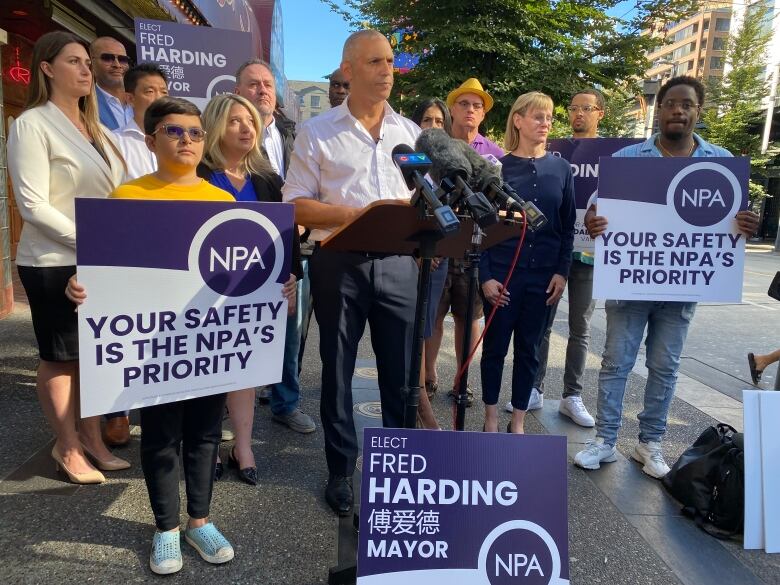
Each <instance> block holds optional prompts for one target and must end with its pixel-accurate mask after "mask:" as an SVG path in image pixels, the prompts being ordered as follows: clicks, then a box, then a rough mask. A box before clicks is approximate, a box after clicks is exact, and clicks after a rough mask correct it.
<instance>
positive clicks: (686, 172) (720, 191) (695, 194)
mask: <svg viewBox="0 0 780 585" xmlns="http://www.w3.org/2000/svg"><path fill="white" fill-rule="evenodd" d="M666 196H667V203H668V204H670V205H672V204H673V205H674V208H675V210H676V211H677V215H679V216H680V218H681V219H682V220H683V221H685V222H686V223H689V224H690V225H694V226H697V227H707V226H712V225H716V224H718V223H720V222H722V221H723V220H724V219H726V218H727V217H733V216H734V215H736V213H737V211H739V208H740V205H741V203H742V188H741V186H740V184H739V181H738V179H737V177H736V176H735V175H734V173H733V172H731V171H730V170H729V169H727V168H726V167H724V166H723V165H721V164H718V163H714V162H699V163H694V164H692V165H690V166H687V167H685V168H684V169H683V170H681V171H680V172H679V173H677V175H676V176H675V177H674V179H672V182H671V183H670V184H669V189H668V191H667V194H666Z"/></svg>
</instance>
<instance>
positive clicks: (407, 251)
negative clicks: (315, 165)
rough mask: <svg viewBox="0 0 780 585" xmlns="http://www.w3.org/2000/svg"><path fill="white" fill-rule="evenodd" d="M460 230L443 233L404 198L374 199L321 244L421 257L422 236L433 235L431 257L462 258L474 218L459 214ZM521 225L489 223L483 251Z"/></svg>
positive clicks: (517, 232) (515, 232)
mask: <svg viewBox="0 0 780 585" xmlns="http://www.w3.org/2000/svg"><path fill="white" fill-rule="evenodd" d="M458 219H460V229H459V230H458V231H457V232H455V233H453V234H450V235H448V236H446V237H445V236H444V235H443V234H442V233H441V232H440V231H439V228H438V226H437V224H436V220H435V219H433V218H432V217H430V216H429V217H427V218H421V217H420V210H419V209H417V208H416V207H411V206H410V205H409V204H408V203H407V202H406V201H396V200H388V201H375V202H374V203H371V204H370V205H367V206H366V207H365V208H364V209H363V211H361V212H360V214H359V215H358V216H357V217H356V218H355V219H353V220H352V221H351V222H350V223H348V224H345V225H343V226H341V227H340V228H339V229H337V230H336V231H334V232H333V233H332V234H331V235H330V236H328V237H327V238H326V239H325V240H323V241H322V247H323V248H327V249H329V250H335V251H339V252H349V251H360V252H376V253H377V254H401V255H407V256H413V255H414V256H420V257H422V254H421V253H420V248H421V243H420V242H421V236H422V237H428V235H430V236H431V237H434V236H435V240H434V241H435V242H436V249H435V254H433V255H434V256H443V257H445V258H463V257H464V256H465V253H466V250H468V249H469V248H470V247H471V236H472V232H473V229H474V221H473V220H472V219H471V218H470V217H462V216H458ZM520 229H521V224H519V223H506V222H503V221H499V223H497V224H495V225H492V226H490V227H489V228H488V229H487V230H486V232H485V236H484V238H483V240H482V245H481V248H482V250H487V249H488V248H490V247H491V246H495V245H496V244H498V243H500V242H503V241H504V240H508V239H509V238H514V237H519V236H520Z"/></svg>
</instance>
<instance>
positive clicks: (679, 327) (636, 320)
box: [596, 301, 696, 445]
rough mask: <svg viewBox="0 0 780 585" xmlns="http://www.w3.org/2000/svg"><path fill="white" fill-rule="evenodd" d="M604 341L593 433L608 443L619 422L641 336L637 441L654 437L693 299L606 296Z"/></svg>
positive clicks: (659, 432) (659, 431) (662, 426)
mask: <svg viewBox="0 0 780 585" xmlns="http://www.w3.org/2000/svg"><path fill="white" fill-rule="evenodd" d="M605 308H606V312H607V341H606V344H605V346H604V355H603V359H602V361H601V371H600V372H599V397H598V413H597V415H596V436H597V437H602V438H603V439H604V442H605V443H606V444H609V445H614V444H615V442H616V441H617V435H618V430H619V429H620V425H621V423H622V416H623V396H624V394H625V392H626V380H627V379H628V374H629V372H630V371H631V369H632V368H633V367H634V364H635V363H636V356H637V352H638V351H639V344H640V343H641V342H642V336H643V334H644V332H645V327H647V339H646V340H645V347H646V356H647V360H646V363H647V369H648V372H649V373H648V376H647V384H645V396H644V409H643V410H642V412H640V413H639V416H638V418H639V440H640V441H641V442H643V443H647V442H650V441H660V440H661V438H662V437H663V435H664V433H665V432H666V415H667V413H668V412H669V405H670V404H671V402H672V397H673V396H674V388H675V384H676V383H677V369H678V368H679V367H680V354H681V353H682V350H683V345H684V344H685V337H686V336H687V335H688V327H689V325H690V324H691V320H692V319H693V314H694V312H695V311H696V303H680V302H671V301H670V302H666V301H607V302H606V307H605Z"/></svg>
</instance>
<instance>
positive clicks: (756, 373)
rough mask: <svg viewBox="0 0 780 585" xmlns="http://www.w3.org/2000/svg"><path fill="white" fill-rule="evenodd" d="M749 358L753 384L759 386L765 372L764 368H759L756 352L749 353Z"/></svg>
mask: <svg viewBox="0 0 780 585" xmlns="http://www.w3.org/2000/svg"><path fill="white" fill-rule="evenodd" d="M747 358H748V367H749V368H750V378H751V379H752V380H753V385H754V386H758V383H759V382H760V381H761V374H763V373H764V370H759V369H758V368H757V367H756V356H755V355H754V354H752V353H749V354H748V355H747Z"/></svg>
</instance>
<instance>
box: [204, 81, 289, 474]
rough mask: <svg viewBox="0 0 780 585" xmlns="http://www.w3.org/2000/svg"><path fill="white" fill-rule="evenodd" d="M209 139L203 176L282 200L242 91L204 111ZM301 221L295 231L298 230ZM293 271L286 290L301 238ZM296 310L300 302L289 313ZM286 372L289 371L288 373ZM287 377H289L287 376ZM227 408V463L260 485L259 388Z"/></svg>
mask: <svg viewBox="0 0 780 585" xmlns="http://www.w3.org/2000/svg"><path fill="white" fill-rule="evenodd" d="M203 127H204V129H205V130H206V144H205V147H204V153H203V162H202V163H201V164H200V165H199V166H198V176H200V177H202V178H203V179H205V180H207V181H208V182H209V183H211V184H212V185H214V186H215V187H219V188H220V189H224V190H225V191H227V192H228V193H230V194H231V195H233V196H234V197H235V198H236V201H265V202H271V203H281V201H282V190H281V188H282V178H281V177H280V176H279V175H278V174H276V173H275V172H274V170H273V168H272V167H271V163H270V162H269V161H268V159H267V158H266V157H265V156H264V155H263V153H262V151H261V150H260V142H259V140H258V137H259V136H262V134H261V129H262V128H263V125H262V122H261V121H260V116H259V114H258V113H257V110H255V108H254V106H253V105H252V104H251V103H250V102H249V101H248V100H247V99H246V98H243V97H241V96H237V95H233V94H223V95H219V96H217V97H215V98H213V99H212V100H211V101H210V102H209V103H208V105H207V106H206V109H205V110H204V111H203ZM297 230H298V228H297V226H294V232H295V233H296V234H297ZM292 240H293V250H292V267H291V271H292V274H291V275H290V279H289V280H288V281H287V282H286V283H285V289H288V288H289V287H292V288H295V287H296V280H297V279H298V278H302V277H303V273H302V269H301V249H300V243H299V240H298V238H297V237H294V238H292ZM290 314H295V303H293V302H291V303H290V305H289V307H288V315H290ZM285 374H286V372H285ZM282 381H283V382H284V379H283V380H282ZM227 409H228V413H229V414H230V418H231V419H232V421H233V429H234V430H235V433H236V443H235V445H234V447H233V448H232V449H231V450H230V457H229V458H228V465H229V466H232V467H235V468H236V469H237V470H238V475H239V477H240V478H241V480H243V481H244V482H246V483H248V484H250V485H256V484H257V466H256V465H255V456H254V453H253V452H252V425H253V422H254V416H255V389H254V388H248V389H246V390H237V391H235V392H230V393H228V395H227ZM221 475H222V463H221V462H218V463H217V472H216V479H219V478H220V476H221Z"/></svg>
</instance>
